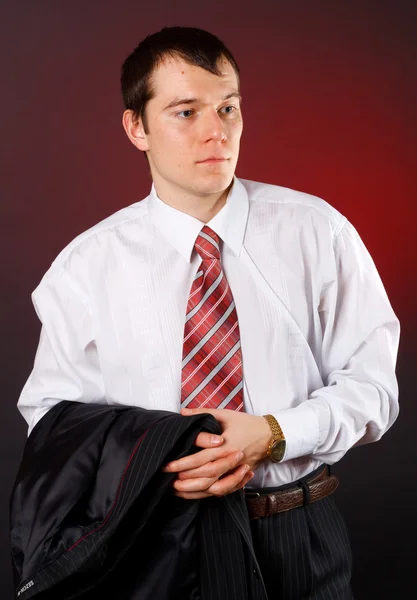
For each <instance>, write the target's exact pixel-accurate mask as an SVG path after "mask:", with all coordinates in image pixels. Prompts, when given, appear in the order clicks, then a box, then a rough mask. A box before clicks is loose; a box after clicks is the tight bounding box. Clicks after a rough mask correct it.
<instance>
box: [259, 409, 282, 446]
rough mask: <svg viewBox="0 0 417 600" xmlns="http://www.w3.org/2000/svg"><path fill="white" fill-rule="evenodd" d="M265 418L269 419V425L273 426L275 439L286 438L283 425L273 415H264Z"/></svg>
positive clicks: (272, 430)
mask: <svg viewBox="0 0 417 600" xmlns="http://www.w3.org/2000/svg"><path fill="white" fill-rule="evenodd" d="M263 416H264V418H265V419H266V420H267V421H268V425H269V426H270V428H271V432H272V438H273V441H275V440H282V439H285V436H284V434H283V432H282V429H281V426H280V424H279V423H278V421H277V420H276V418H275V417H273V416H272V415H263Z"/></svg>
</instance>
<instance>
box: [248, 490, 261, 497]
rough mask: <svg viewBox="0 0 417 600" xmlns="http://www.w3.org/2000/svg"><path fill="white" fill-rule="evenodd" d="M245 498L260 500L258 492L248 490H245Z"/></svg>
mask: <svg viewBox="0 0 417 600" xmlns="http://www.w3.org/2000/svg"><path fill="white" fill-rule="evenodd" d="M245 496H246V497H247V498H260V497H261V494H260V493H259V492H251V491H250V490H248V491H246V490H245Z"/></svg>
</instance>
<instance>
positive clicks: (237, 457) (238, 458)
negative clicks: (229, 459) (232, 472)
mask: <svg viewBox="0 0 417 600" xmlns="http://www.w3.org/2000/svg"><path fill="white" fill-rule="evenodd" d="M242 458H243V452H239V454H238V455H237V456H236V462H239V460H242Z"/></svg>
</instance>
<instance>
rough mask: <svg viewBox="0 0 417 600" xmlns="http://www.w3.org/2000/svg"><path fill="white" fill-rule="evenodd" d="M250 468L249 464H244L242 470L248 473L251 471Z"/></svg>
mask: <svg viewBox="0 0 417 600" xmlns="http://www.w3.org/2000/svg"><path fill="white" fill-rule="evenodd" d="M249 469H250V467H249V465H244V467H243V469H242V470H243V472H244V473H247V472H248V471H249Z"/></svg>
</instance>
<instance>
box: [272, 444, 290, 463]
mask: <svg viewBox="0 0 417 600" xmlns="http://www.w3.org/2000/svg"><path fill="white" fill-rule="evenodd" d="M286 445H287V443H286V441H285V440H278V441H277V442H275V443H274V445H273V446H272V448H271V454H270V455H269V456H270V458H271V460H272V461H273V462H280V461H281V460H282V459H283V458H284V454H285V448H286Z"/></svg>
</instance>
